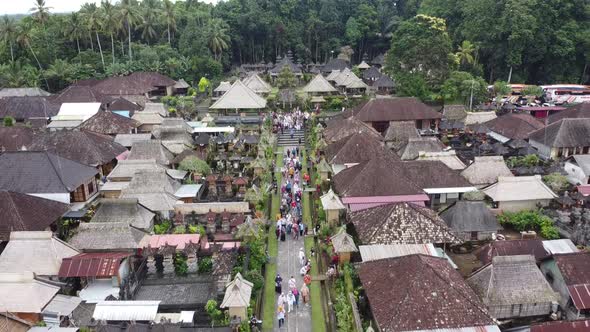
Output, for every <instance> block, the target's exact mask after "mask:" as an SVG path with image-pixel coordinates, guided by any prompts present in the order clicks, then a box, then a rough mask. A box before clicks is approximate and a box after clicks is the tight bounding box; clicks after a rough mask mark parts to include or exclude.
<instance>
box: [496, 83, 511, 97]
mask: <svg viewBox="0 0 590 332" xmlns="http://www.w3.org/2000/svg"><path fill="white" fill-rule="evenodd" d="M511 91H512V89H511V88H510V85H508V83H506V82H505V81H496V82H494V93H495V95H496V97H504V96H507V95H509V94H510V92H511Z"/></svg>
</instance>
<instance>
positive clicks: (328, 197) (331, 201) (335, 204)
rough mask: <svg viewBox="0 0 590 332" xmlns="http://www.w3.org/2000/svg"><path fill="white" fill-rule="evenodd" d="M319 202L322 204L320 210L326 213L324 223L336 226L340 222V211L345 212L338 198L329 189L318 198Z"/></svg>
mask: <svg viewBox="0 0 590 332" xmlns="http://www.w3.org/2000/svg"><path fill="white" fill-rule="evenodd" d="M320 201H321V202H322V208H323V209H324V211H325V212H326V221H327V222H328V223H329V224H330V225H332V226H334V225H337V224H338V223H339V221H340V213H341V211H344V210H346V207H345V206H344V204H342V201H341V200H340V197H338V196H337V195H336V194H335V193H334V191H333V190H332V188H330V190H328V192H327V193H325V194H324V195H322V197H320Z"/></svg>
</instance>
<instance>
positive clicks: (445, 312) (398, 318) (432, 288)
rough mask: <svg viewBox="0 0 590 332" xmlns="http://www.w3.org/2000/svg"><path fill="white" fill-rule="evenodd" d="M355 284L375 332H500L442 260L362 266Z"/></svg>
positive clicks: (405, 258) (426, 258)
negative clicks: (362, 293) (359, 286)
mask: <svg viewBox="0 0 590 332" xmlns="http://www.w3.org/2000/svg"><path fill="white" fill-rule="evenodd" d="M359 278H360V280H361V283H362V285H363V289H364V290H365V292H366V294H367V300H368V302H369V306H370V309H371V312H372V316H373V318H374V321H375V323H376V324H377V329H378V331H388V332H389V331H399V332H402V331H404V332H407V331H423V332H435V331H461V332H467V331H485V332H499V331H500V329H499V328H498V327H497V326H496V324H495V322H494V320H493V319H492V318H491V317H490V316H489V314H488V312H487V311H486V309H485V306H484V305H483V304H482V303H481V302H480V301H479V300H478V299H477V296H476V295H475V293H474V292H473V290H471V289H470V288H469V286H468V285H467V284H466V283H465V281H464V280H463V277H461V275H460V274H459V273H458V272H457V271H455V270H454V269H453V268H452V267H451V265H450V264H449V263H448V262H447V260H446V259H442V258H438V257H431V256H425V255H408V256H402V257H396V258H387V259H381V260H376V261H371V262H366V263H362V264H361V265H360V268H359ZM392 280H396V283H397V284H396V286H395V287H392V283H391V281H392ZM392 313H396V314H395V315H392Z"/></svg>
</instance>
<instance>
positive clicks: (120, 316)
mask: <svg viewBox="0 0 590 332" xmlns="http://www.w3.org/2000/svg"><path fill="white" fill-rule="evenodd" d="M159 306H160V301H101V302H98V303H97V304H96V307H95V309H94V314H93V315H92V318H94V319H96V320H106V321H109V320H110V321H149V322H151V321H155V319H156V315H157V314H158V307H159Z"/></svg>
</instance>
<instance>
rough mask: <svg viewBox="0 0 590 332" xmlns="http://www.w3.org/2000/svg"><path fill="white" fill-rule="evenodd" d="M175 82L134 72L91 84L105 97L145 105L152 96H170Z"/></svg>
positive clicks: (145, 73) (150, 73)
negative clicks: (121, 98) (119, 98)
mask: <svg viewBox="0 0 590 332" xmlns="http://www.w3.org/2000/svg"><path fill="white" fill-rule="evenodd" d="M175 84H176V81H174V80H173V79H171V78H169V77H166V76H164V75H162V74H159V73H156V72H134V73H132V74H130V75H127V76H113V77H109V78H106V79H104V80H101V81H98V82H95V83H94V84H92V88H93V89H94V90H95V91H97V92H99V93H101V94H103V95H107V96H113V97H123V98H125V99H127V100H129V101H132V102H135V103H138V104H141V105H143V104H145V103H146V102H147V101H148V100H149V98H151V97H153V96H166V95H168V96H169V95H172V93H173V92H174V91H173V90H174V85H175Z"/></svg>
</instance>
